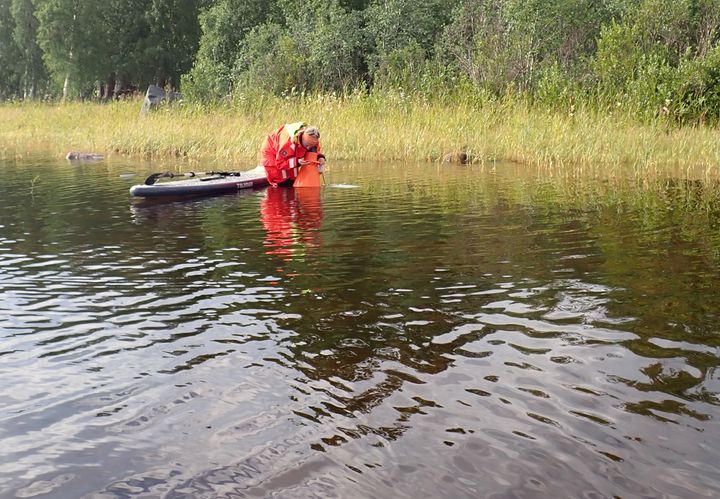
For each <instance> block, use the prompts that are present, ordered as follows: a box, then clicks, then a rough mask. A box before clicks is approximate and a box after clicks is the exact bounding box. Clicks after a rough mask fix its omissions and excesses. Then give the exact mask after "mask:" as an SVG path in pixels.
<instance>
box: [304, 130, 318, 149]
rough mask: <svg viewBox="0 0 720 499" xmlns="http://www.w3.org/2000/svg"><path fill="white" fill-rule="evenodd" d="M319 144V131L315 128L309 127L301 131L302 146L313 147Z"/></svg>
mask: <svg viewBox="0 0 720 499" xmlns="http://www.w3.org/2000/svg"><path fill="white" fill-rule="evenodd" d="M319 142H320V130H318V128H317V127H316V126H309V127H307V128H305V130H303V145H305V146H307V147H315V146H317V145H318V143H319Z"/></svg>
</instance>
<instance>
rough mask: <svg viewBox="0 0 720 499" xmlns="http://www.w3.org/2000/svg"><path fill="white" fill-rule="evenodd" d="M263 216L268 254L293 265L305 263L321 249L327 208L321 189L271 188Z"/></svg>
mask: <svg viewBox="0 0 720 499" xmlns="http://www.w3.org/2000/svg"><path fill="white" fill-rule="evenodd" d="M260 215H261V219H262V224H263V226H264V227H265V231H266V236H265V248H266V250H265V253H266V254H268V255H278V256H280V258H282V259H283V260H285V261H290V260H293V259H303V258H305V256H306V255H308V254H310V253H312V251H313V250H314V249H316V248H317V247H319V246H320V226H321V225H322V218H323V208H322V201H321V199H320V188H319V187H305V188H302V189H293V188H287V187H270V188H268V189H267V190H266V191H265V199H263V202H262V206H261V208H260Z"/></svg>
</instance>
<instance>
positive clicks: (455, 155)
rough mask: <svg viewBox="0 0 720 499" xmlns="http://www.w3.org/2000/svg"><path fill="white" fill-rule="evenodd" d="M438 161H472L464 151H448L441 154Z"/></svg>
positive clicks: (459, 162)
mask: <svg viewBox="0 0 720 499" xmlns="http://www.w3.org/2000/svg"><path fill="white" fill-rule="evenodd" d="M440 161H441V162H442V163H453V164H458V165H465V164H467V163H472V161H473V158H472V156H471V155H470V154H469V153H467V152H466V151H450V152H448V153H445V154H443V156H442V158H440Z"/></svg>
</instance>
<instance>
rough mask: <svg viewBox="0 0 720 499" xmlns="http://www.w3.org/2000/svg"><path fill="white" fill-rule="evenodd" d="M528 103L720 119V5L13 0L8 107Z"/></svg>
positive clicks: (562, 0) (557, 0)
mask: <svg viewBox="0 0 720 499" xmlns="http://www.w3.org/2000/svg"><path fill="white" fill-rule="evenodd" d="M150 83H154V84H159V85H164V86H168V87H173V88H178V87H180V89H181V90H182V91H183V92H184V93H185V95H186V96H187V97H189V98H191V99H199V100H208V101H212V100H217V99H223V98H226V97H229V98H231V99H232V98H235V99H238V98H239V99H247V98H248V97H249V96H257V95H259V94H263V93H265V94H268V93H270V94H274V95H286V94H303V93H317V92H336V93H347V92H352V91H357V90H361V91H383V92H393V93H398V94H401V95H414V96H415V97H417V98H421V99H426V98H453V96H456V95H458V94H462V95H463V96H467V94H471V95H474V96H476V97H477V98H479V99H494V98H497V97H501V96H503V95H507V94H513V95H522V96H524V98H527V99H529V101H530V102H532V103H534V104H536V105H539V106H545V107H549V108H551V109H557V110H562V111H563V112H566V111H567V112H571V110H572V109H574V108H576V107H577V106H582V105H585V106H592V107H593V108H596V109H607V110H608V111H613V112H615V110H620V111H622V112H627V113H630V114H633V115H635V116H637V117H639V118H640V119H642V120H646V121H647V120H650V121H652V120H663V121H667V122H668V123H669V124H670V123H680V124H683V123H698V122H707V123H717V122H718V121H720V0H603V1H597V0H425V1H423V2H417V1H414V0H305V1H304V2H296V1H292V0H267V1H266V0H262V1H261V0H143V1H140V0H106V1H105V2H94V1H90V0H0V98H3V99H8V98H36V97H45V96H47V97H50V98H53V97H56V96H60V95H62V96H63V97H67V96H76V97H81V98H85V97H90V96H93V95H95V96H97V97H101V98H109V97H112V96H114V95H117V94H118V93H119V92H121V91H123V90H127V89H128V88H138V89H139V90H140V91H142V90H144V87H146V86H147V85H148V84H150Z"/></svg>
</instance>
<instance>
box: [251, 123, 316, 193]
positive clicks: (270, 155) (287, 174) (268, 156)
mask: <svg viewBox="0 0 720 499" xmlns="http://www.w3.org/2000/svg"><path fill="white" fill-rule="evenodd" d="M308 152H315V153H317V158H318V163H319V164H318V165H317V168H318V170H319V171H320V172H321V173H322V170H323V167H324V164H325V156H324V155H323V154H322V153H321V152H320V130H318V128H317V127H316V126H308V125H306V124H305V123H302V122H298V123H287V124H285V125H283V126H281V127H280V128H278V129H277V130H276V131H274V132H273V133H271V134H270V135H268V136H267V137H266V138H265V142H264V143H263V146H262V150H261V155H262V165H263V166H264V167H265V174H266V175H267V178H268V181H269V182H270V184H271V185H272V186H276V185H279V184H282V185H292V183H293V181H294V180H295V178H297V176H298V172H299V169H300V168H301V167H302V166H303V165H306V164H308V161H306V160H305V159H304V158H305V155H306V154H307V153H308Z"/></svg>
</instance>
